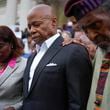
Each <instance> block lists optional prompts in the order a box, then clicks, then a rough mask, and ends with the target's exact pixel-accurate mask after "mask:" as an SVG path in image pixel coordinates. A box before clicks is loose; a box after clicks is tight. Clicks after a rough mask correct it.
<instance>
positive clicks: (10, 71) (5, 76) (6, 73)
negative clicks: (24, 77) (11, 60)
mask: <svg viewBox="0 0 110 110" xmlns="http://www.w3.org/2000/svg"><path fill="white" fill-rule="evenodd" d="M17 62H18V61H17ZM17 67H18V65H17V64H16V65H15V67H14V68H12V67H10V66H7V67H6V69H5V71H4V73H3V75H1V76H0V86H1V85H2V84H3V83H4V82H5V81H6V80H7V79H8V78H9V77H10V76H11V75H12V74H13V72H14V71H15V70H16V69H17Z"/></svg>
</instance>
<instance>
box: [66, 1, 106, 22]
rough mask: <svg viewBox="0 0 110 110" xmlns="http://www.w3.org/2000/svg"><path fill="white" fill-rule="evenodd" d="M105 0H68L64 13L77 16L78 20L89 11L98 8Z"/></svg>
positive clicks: (68, 15)
mask: <svg viewBox="0 0 110 110" xmlns="http://www.w3.org/2000/svg"><path fill="white" fill-rule="evenodd" d="M103 1H104V0H68V1H67V3H66V5H65V8H64V13H65V16H67V17H70V16H75V17H76V19H77V20H79V19H81V18H82V17H83V16H85V15H86V14H87V13H88V12H90V11H92V10H94V9H96V8H97V7H98V6H100V5H101V4H102V3H103Z"/></svg>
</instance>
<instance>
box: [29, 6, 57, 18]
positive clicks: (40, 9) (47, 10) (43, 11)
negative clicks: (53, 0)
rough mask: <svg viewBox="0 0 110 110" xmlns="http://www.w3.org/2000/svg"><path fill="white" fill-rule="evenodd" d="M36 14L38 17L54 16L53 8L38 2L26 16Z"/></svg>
mask: <svg viewBox="0 0 110 110" xmlns="http://www.w3.org/2000/svg"><path fill="white" fill-rule="evenodd" d="M35 14H36V15H37V16H39V17H41V18H42V17H48V16H55V12H54V10H53V8H52V7H51V6H49V5H46V4H39V5H36V6H35V7H33V8H32V9H31V10H30V11H29V13H28V16H30V15H31V16H32V15H35Z"/></svg>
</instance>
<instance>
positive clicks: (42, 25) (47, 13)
mask: <svg viewBox="0 0 110 110" xmlns="http://www.w3.org/2000/svg"><path fill="white" fill-rule="evenodd" d="M27 21H28V30H29V33H30V36H31V40H33V41H34V42H35V43H36V44H39V45H40V44H41V43H42V42H44V41H45V40H46V39H48V38H49V37H51V36H52V35H54V34H56V32H57V31H56V29H57V28H56V27H57V21H56V16H55V14H54V12H53V9H52V8H51V7H49V6H48V5H43V4H41V5H39V6H37V7H35V8H33V9H32V10H31V11H30V12H29V14H28V16H27Z"/></svg>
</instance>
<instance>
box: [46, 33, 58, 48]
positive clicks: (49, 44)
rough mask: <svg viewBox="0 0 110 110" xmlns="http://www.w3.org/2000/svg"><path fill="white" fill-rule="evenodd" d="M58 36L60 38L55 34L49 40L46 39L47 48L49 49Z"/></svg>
mask: <svg viewBox="0 0 110 110" xmlns="http://www.w3.org/2000/svg"><path fill="white" fill-rule="evenodd" d="M59 36H60V34H59V33H57V34H55V35H53V36H52V37H50V38H49V39H47V40H46V41H45V43H46V46H47V48H49V47H50V46H51V45H52V43H53V42H54V41H55V40H56V39H57V38H58V37H59Z"/></svg>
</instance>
